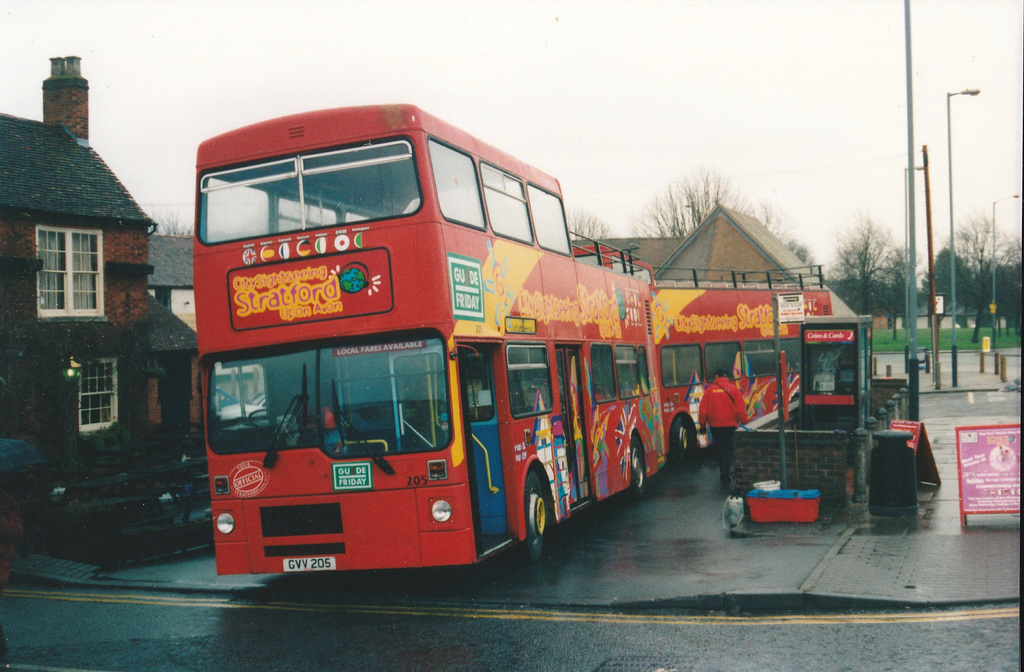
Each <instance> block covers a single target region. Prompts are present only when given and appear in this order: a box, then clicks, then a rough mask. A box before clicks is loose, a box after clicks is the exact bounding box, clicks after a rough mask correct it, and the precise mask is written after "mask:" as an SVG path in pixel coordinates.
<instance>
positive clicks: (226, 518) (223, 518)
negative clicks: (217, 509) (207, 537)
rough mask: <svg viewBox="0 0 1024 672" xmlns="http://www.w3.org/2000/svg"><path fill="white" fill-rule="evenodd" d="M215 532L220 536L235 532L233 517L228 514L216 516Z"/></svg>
mask: <svg viewBox="0 0 1024 672" xmlns="http://www.w3.org/2000/svg"><path fill="white" fill-rule="evenodd" d="M217 530H218V531H219V532H220V533H221V534H231V533H232V532H234V530H235V517H234V516H232V515H231V514H230V513H222V514H220V515H219V516H217Z"/></svg>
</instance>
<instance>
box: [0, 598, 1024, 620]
mask: <svg viewBox="0 0 1024 672" xmlns="http://www.w3.org/2000/svg"><path fill="white" fill-rule="evenodd" d="M4 597H6V598H15V599H19V598H20V599H30V600H31V599H35V600H58V601H63V602H88V603H96V604H124V605H141V606H160V607H191V608H203V609H259V610H267V611H298V612H311V613H339V614H358V615H371V616H429V617H442V618H465V619H493V620H504V621H549V622H574V623H607V624H617V625H667V626H686V625H746V626H758V625H835V624H864V625H873V624H874V625H877V624H884V623H938V622H952V621H974V620H986V619H1007V618H1019V617H1020V606H1019V605H1014V606H1008V607H995V608H989V609H981V608H979V609H954V610H949V611H945V610H943V611H908V612H893V613H885V612H882V613H865V614H788V615H775V616H726V615H720V616H719V615H713V614H711V615H692V616H688V615H678V614H625V613H617V612H614V611H568V610H548V609H516V608H509V609H499V608H476V607H461V606H444V605H436V604H431V605H388V604H315V603H305V602H277V601H271V602H266V603H255V604H254V603H246V602H233V601H232V600H231V599H230V598H226V597H194V596H176V595H139V594H132V593H91V592H70V593H65V592H58V591H49V590H20V589H8V590H7V591H6V592H5V593H4Z"/></svg>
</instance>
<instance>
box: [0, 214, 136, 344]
mask: <svg viewBox="0 0 1024 672" xmlns="http://www.w3.org/2000/svg"><path fill="white" fill-rule="evenodd" d="M37 226H52V227H59V228H63V229H90V230H97V229H99V230H101V231H102V232H103V235H102V238H103V263H104V266H106V264H107V263H108V262H122V263H130V264H138V265H144V264H146V263H147V260H148V258H149V247H148V244H147V234H146V231H145V230H144V229H143V228H141V227H117V228H103V227H102V226H98V225H97V224H95V223H92V222H83V221H82V220H81V219H76V218H72V217H59V216H48V217H46V218H45V219H42V220H40V219H35V218H33V219H29V218H27V217H25V218H20V217H14V216H10V215H7V216H4V215H0V256H4V257H15V258H18V259H25V260H34V259H35V258H36V227H37ZM0 292H2V294H0V298H2V299H4V300H5V302H6V305H5V308H6V309H7V310H8V311H9V312H8V315H9V317H10V318H12V319H14V320H16V321H19V322H28V321H35V320H36V319H38V314H37V309H36V275H35V273H6V274H4V283H3V289H2V290H0ZM103 302H104V305H103V308H104V314H105V317H106V321H107V322H109V323H110V324H113V325H116V326H126V325H128V324H130V323H131V322H133V321H135V320H139V319H142V318H144V317H145V316H146V314H147V307H146V276H145V275H144V274H143V275H139V274H138V273H129V274H124V273H119V272H111V271H108V270H107V269H106V268H104V272H103ZM52 321H61V320H59V319H58V320H52Z"/></svg>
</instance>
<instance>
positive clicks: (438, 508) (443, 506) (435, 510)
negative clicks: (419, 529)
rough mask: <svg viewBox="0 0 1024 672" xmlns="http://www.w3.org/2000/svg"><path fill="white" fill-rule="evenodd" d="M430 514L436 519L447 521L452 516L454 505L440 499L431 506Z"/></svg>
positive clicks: (442, 521) (441, 521) (440, 521)
mask: <svg viewBox="0 0 1024 672" xmlns="http://www.w3.org/2000/svg"><path fill="white" fill-rule="evenodd" d="M430 515H432V516H434V520H436V521H437V522H439V523H447V522H448V520H449V519H450V518H451V517H452V505H451V504H449V503H448V502H446V501H444V500H443V499H439V500H437V501H436V502H434V505H433V506H431V507H430Z"/></svg>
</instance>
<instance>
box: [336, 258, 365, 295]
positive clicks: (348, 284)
mask: <svg viewBox="0 0 1024 672" xmlns="http://www.w3.org/2000/svg"><path fill="white" fill-rule="evenodd" d="M367 274H368V271H367V270H366V267H365V266H363V265H362V264H349V265H348V266H346V267H345V270H344V271H342V272H341V273H339V274H338V284H339V285H340V286H341V289H342V291H343V292H346V293H348V294H355V293H357V292H360V291H362V290H363V289H365V288H366V283H367V280H366V276H367Z"/></svg>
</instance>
